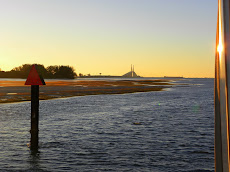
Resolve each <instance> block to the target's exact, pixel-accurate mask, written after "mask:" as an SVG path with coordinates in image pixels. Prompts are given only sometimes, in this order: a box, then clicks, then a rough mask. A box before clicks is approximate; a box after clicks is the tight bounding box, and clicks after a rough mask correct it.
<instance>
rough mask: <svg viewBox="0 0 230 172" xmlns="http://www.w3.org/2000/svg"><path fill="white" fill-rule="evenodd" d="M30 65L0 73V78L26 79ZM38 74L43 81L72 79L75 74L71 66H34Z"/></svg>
mask: <svg viewBox="0 0 230 172" xmlns="http://www.w3.org/2000/svg"><path fill="white" fill-rule="evenodd" d="M31 67H32V64H24V65H22V66H19V67H15V68H13V69H12V70H11V71H8V72H4V71H0V78H27V77H28V74H29V72H30V69H31ZM36 69H37V71H38V73H39V74H40V75H41V76H42V77H43V78H45V79H74V78H75V77H76V76H77V74H76V73H75V70H74V68H73V67H71V66H57V65H55V66H48V67H46V68H45V67H44V65H41V64H36Z"/></svg>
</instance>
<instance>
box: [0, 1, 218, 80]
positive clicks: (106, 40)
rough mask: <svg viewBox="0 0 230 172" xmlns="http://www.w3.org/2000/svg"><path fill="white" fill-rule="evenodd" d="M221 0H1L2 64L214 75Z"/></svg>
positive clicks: (90, 71)
mask: <svg viewBox="0 0 230 172" xmlns="http://www.w3.org/2000/svg"><path fill="white" fill-rule="evenodd" d="M217 7H218V1H217V0H20V1H19V0H0V68H1V70H3V71H9V70H11V69H12V68H14V67H18V66H20V65H22V64H33V63H38V64H43V65H44V66H45V67H47V66H49V65H70V66H73V67H74V68H75V70H76V73H77V74H79V73H82V74H91V75H99V73H101V74H102V75H123V74H125V73H127V72H129V71H130V68H131V67H130V66H131V64H133V65H134V68H135V72H136V73H137V74H138V75H140V76H144V77H161V76H183V77H214V62H215V61H214V58H215V46H216V45H215V39H216V23H217Z"/></svg>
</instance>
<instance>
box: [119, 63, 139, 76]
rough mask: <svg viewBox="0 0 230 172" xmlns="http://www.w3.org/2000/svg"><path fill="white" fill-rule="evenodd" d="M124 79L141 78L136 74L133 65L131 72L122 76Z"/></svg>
mask: <svg viewBox="0 0 230 172" xmlns="http://www.w3.org/2000/svg"><path fill="white" fill-rule="evenodd" d="M122 77H125V78H137V77H140V76H138V75H137V74H136V72H134V65H131V71H130V72H128V73H126V74H124V75H122Z"/></svg>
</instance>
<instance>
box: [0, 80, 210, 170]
mask: <svg viewBox="0 0 230 172" xmlns="http://www.w3.org/2000/svg"><path fill="white" fill-rule="evenodd" d="M181 82H182V81H181ZM183 82H185V83H190V84H192V85H190V86H180V87H175V88H171V89H169V90H167V91H162V92H146V93H134V94H122V95H97V96H85V97H73V98H68V99H57V100H48V101H41V102H40V135H39V136H40V149H39V153H38V154H35V155H34V154H32V153H31V152H30V150H29V149H28V148H27V146H26V144H27V143H28V142H29V140H30V133H29V130H30V103H29V102H24V103H13V104H1V105H0V107H1V111H0V170H2V171H55V172H56V171H63V172H64V171H86V172H89V171H132V172H133V171H134V172H135V171H138V172H139V171H140V172H145V171H150V172H152V171H154V172H158V171H159V172H167V171H172V172H173V171H214V101H213V82H214V80H213V79H186V80H184V81H183ZM133 123H140V124H141V125H134V124H133Z"/></svg>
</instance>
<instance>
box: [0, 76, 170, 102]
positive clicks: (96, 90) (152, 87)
mask: <svg viewBox="0 0 230 172" xmlns="http://www.w3.org/2000/svg"><path fill="white" fill-rule="evenodd" d="M24 84H25V81H0V103H12V102H21V101H30V86H25V85H24ZM172 85H173V84H172V83H171V82H170V80H109V81H104V80H103V81H92V80H84V81H82V80H68V81H63V80H62V81H57V80H55V81H47V82H46V85H44V86H40V95H39V98H40V100H48V99H54V98H65V97H72V96H85V95H98V94H125V93H135V92H147V91H162V90H163V89H164V88H169V87H171V86H172Z"/></svg>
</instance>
